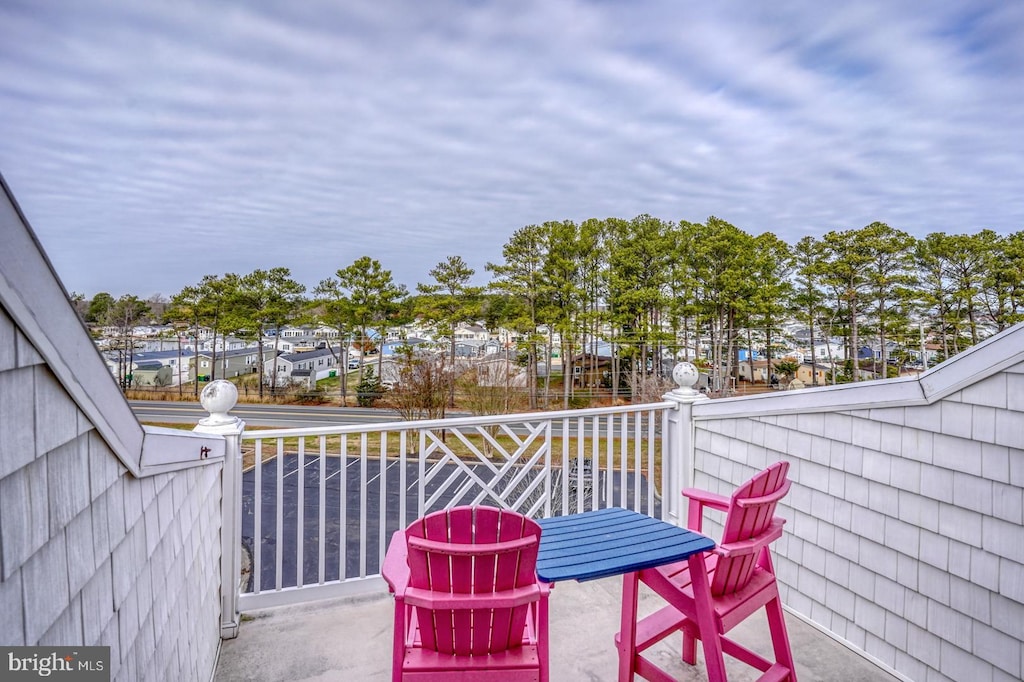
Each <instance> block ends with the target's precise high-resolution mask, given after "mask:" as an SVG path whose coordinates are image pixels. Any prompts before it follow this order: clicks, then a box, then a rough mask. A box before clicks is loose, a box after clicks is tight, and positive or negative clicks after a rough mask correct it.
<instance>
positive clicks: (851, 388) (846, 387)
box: [693, 322, 1024, 419]
mask: <svg viewBox="0 0 1024 682" xmlns="http://www.w3.org/2000/svg"><path fill="white" fill-rule="evenodd" d="M1020 362H1024V322H1022V323H1020V324H1017V325H1015V326H1013V327H1010V328H1009V329H1006V330H1004V331H1002V332H1000V333H999V334H996V335H995V336H993V337H991V338H989V339H986V340H985V341H982V342H981V343H979V344H978V345H976V346H972V347H971V348H968V349H967V350H965V351H964V352H962V353H959V354H957V355H954V356H953V357H951V358H950V359H948V360H946V361H945V362H943V363H941V364H939V365H936V366H935V367H933V368H932V369H930V370H928V371H927V372H924V373H923V374H921V375H919V376H917V377H901V378H899V379H877V380H873V381H860V382H857V383H850V384H839V385H837V386H819V387H807V388H804V389H801V390H799V391H785V392H782V393H775V394H768V393H762V394H758V395H752V396H743V397H738V398H724V399H722V400H707V401H702V402H699V403H696V404H695V405H694V408H693V414H694V417H695V418H698V419H714V418H717V417H738V416H743V415H747V414H751V413H754V412H756V413H757V414H759V415H769V414H795V413H809V412H824V411H833V410H865V409H875V408H884V407H900V406H908V405H928V404H931V403H934V402H936V401H938V400H942V399H943V398H945V397H947V396H949V395H952V394H953V393H956V392H957V391H961V390H963V389H965V388H967V387H968V386H971V385H972V384H976V383H978V382H979V381H982V380H984V379H987V378H988V377H990V376H992V375H994V374H996V373H998V372H1001V371H1003V370H1004V369H1006V368H1008V367H1012V366H1013V365H1016V364H1018V363H1020Z"/></svg>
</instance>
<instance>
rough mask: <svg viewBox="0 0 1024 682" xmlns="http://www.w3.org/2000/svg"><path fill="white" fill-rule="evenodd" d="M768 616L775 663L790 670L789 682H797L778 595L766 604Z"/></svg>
mask: <svg viewBox="0 0 1024 682" xmlns="http://www.w3.org/2000/svg"><path fill="white" fill-rule="evenodd" d="M764 608H765V613H766V614H767V615H768V631H769V632H770V633H771V636H772V649H774V651H775V662H776V663H778V664H779V665H781V666H783V667H785V668H788V669H789V682H796V664H795V663H794V662H793V650H792V649H791V648H790V646H789V633H788V632H787V631H786V619H785V615H784V614H783V612H782V602H781V601H780V600H779V597H778V595H776V597H775V598H774V599H772V600H771V601H770V602H768V603H767V604H765V607H764Z"/></svg>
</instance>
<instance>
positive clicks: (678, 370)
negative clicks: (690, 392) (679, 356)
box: [672, 362, 700, 388]
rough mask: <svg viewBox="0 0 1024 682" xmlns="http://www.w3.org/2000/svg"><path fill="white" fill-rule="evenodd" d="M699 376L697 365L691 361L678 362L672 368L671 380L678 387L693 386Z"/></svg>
mask: <svg viewBox="0 0 1024 682" xmlns="http://www.w3.org/2000/svg"><path fill="white" fill-rule="evenodd" d="M699 376H700V375H699V373H698V372H697V366H696V365H694V364H693V363H692V362H679V363H676V366H675V367H673V368H672V380H673V381H675V382H676V385H677V386H679V388H693V387H694V386H696V385H697V379H698V378H699Z"/></svg>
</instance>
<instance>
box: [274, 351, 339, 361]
mask: <svg viewBox="0 0 1024 682" xmlns="http://www.w3.org/2000/svg"><path fill="white" fill-rule="evenodd" d="M325 355H330V356H332V357H333V356H334V353H332V352H331V350H330V349H329V348H317V349H316V350H305V351H302V352H301V353H285V354H284V355H282V356H281V357H280V359H281V360H287V361H288V362H302V361H303V360H315V359H316V358H321V357H324V356H325Z"/></svg>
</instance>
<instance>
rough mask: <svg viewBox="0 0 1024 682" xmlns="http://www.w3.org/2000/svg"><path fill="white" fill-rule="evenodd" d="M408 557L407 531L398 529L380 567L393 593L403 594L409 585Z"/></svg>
mask: <svg viewBox="0 0 1024 682" xmlns="http://www.w3.org/2000/svg"><path fill="white" fill-rule="evenodd" d="M408 557H409V548H408V546H407V544H406V540H405V531H404V530H396V531H395V532H394V534H393V535H392V536H391V543H390V544H389V545H388V551H387V553H386V554H385V555H384V564H383V565H382V566H381V568H380V573H381V576H382V577H383V578H384V580H385V581H386V582H387V584H388V587H389V588H390V590H391V592H392V593H393V594H397V595H401V594H403V593H404V592H405V590H406V588H408V586H409V577H410V573H409V561H408Z"/></svg>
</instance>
